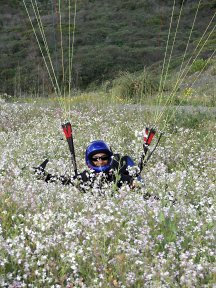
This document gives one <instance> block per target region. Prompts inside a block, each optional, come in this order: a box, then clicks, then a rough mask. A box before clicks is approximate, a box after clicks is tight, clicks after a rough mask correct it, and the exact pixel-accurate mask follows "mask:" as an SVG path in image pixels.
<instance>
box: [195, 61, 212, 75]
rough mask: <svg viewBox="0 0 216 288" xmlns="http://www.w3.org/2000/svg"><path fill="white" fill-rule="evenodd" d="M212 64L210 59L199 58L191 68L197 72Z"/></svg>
mask: <svg viewBox="0 0 216 288" xmlns="http://www.w3.org/2000/svg"><path fill="white" fill-rule="evenodd" d="M209 65H210V63H209V61H208V60H204V59H197V60H196V61H195V62H194V63H193V64H192V65H191V68H190V71H191V73H195V72H200V71H204V70H206V69H207V68H208V66H209Z"/></svg>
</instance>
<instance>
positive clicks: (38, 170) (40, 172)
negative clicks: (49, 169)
mask: <svg viewBox="0 0 216 288" xmlns="http://www.w3.org/2000/svg"><path fill="white" fill-rule="evenodd" d="M48 162H49V160H48V159H46V160H45V161H43V163H41V164H40V165H39V166H37V167H33V169H34V172H35V174H36V175H37V176H39V178H40V177H41V178H43V177H44V176H46V173H45V168H46V165H47V163H48Z"/></svg>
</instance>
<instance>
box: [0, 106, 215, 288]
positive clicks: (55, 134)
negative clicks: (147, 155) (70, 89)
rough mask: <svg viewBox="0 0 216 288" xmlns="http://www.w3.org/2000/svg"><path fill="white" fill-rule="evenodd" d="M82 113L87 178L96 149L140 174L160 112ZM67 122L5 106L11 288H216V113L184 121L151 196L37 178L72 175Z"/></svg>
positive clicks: (2, 250)
mask: <svg viewBox="0 0 216 288" xmlns="http://www.w3.org/2000/svg"><path fill="white" fill-rule="evenodd" d="M71 109H72V110H71V111H72V114H71V123H72V126H73V132H74V144H75V150H76V157H77V163H78V169H79V171H82V170H83V169H84V168H85V162H84V152H85V148H86V146H87V144H88V143H89V142H90V141H91V140H94V139H102V140H105V141H107V142H108V143H109V144H110V145H111V146H112V149H113V151H114V152H115V153H121V154H128V155H130V156H131V157H132V158H133V159H134V160H135V162H136V163H138V161H139V158H140V155H141V153H142V136H141V135H142V133H141V132H142V130H143V128H144V127H145V126H146V125H150V126H151V123H153V121H154V119H153V118H154V111H153V110H152V108H151V107H148V108H146V109H144V106H139V105H134V106H133V105H122V104H118V105H117V104H116V105H110V104H107V105H100V104H97V103H94V104H89V103H81V104H79V103H76V104H75V105H74V106H73V107H71ZM59 113H60V111H59V110H58V108H56V107H54V106H53V105H46V106H45V105H41V106H40V105H39V104H36V103H30V104H28V103H22V104H20V103H8V102H5V101H4V100H1V103H0V156H1V161H0V246H1V247H0V287H17V288H18V287H43V288H45V287H56V288H57V287H67V288H69V287H70V288H72V287H89V288H90V287H91V288H92V287H103V288H106V287H121V288H124V287H151V288H152V287H185V288H186V287H187V288H188V287H216V286H215V285H216V267H215V234H214V232H215V231H214V226H215V224H214V223H215V222H214V221H215V211H216V207H215V190H216V189H215V172H216V171H215V168H216V165H215V163H216V154H215V110H214V111H213V112H212V110H211V109H209V110H207V111H202V110H199V109H198V108H197V110H196V109H194V110H192V111H185V110H184V109H182V110H181V111H179V112H177V113H176V114H175V117H174V118H173V119H172V121H170V123H168V125H166V129H165V130H164V135H163V137H162V139H161V142H160V144H159V146H158V148H157V149H156V151H155V153H154V154H153V156H152V158H151V160H150V161H149V163H148V165H147V166H146V167H145V168H144V170H143V172H142V178H143V180H144V183H145V185H144V186H143V187H141V188H140V187H139V188H135V189H132V190H130V189H129V187H127V186H123V187H122V188H121V189H119V190H116V189H114V187H113V185H111V184H110V185H107V186H106V187H104V188H103V191H98V190H97V189H89V191H88V192H86V193H83V192H81V191H79V190H78V189H77V188H76V187H72V186H63V185H61V184H60V183H45V182H44V181H42V180H40V179H37V177H36V176H35V175H34V170H33V168H32V167H34V166H38V165H39V164H40V163H42V162H43V160H45V159H46V158H49V160H50V161H49V163H48V165H47V167H46V169H47V171H48V172H50V173H52V174H57V175H64V174H69V175H70V174H72V173H73V170H72V165H71V160H70V153H69V150H68V147H67V142H66V141H65V140H64V138H63V133H62V130H61V124H62V123H61V121H60V117H59ZM167 113H169V112H167ZM166 116H167V115H166ZM160 125H161V126H163V119H161V123H159V126H160ZM158 129H159V130H160V129H161V127H158ZM146 195H148V197H146Z"/></svg>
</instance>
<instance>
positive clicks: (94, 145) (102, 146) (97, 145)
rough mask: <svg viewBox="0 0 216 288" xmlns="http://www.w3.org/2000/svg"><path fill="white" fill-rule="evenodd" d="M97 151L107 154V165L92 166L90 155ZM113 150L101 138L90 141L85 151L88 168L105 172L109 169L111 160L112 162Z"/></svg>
mask: <svg viewBox="0 0 216 288" xmlns="http://www.w3.org/2000/svg"><path fill="white" fill-rule="evenodd" d="M97 153H105V154H107V155H108V156H109V157H110V159H109V161H108V164H107V165H104V166H100V167H98V166H94V164H93V162H92V160H91V157H92V156H93V155H95V154H97ZM112 156H113V152H112V150H111V148H110V147H109V146H108V145H107V144H106V142H104V141H102V140H96V141H93V142H91V143H90V144H89V145H88V147H87V148H86V153H85V160H86V164H87V166H88V167H89V168H90V169H93V170H94V171H95V172H97V173H99V172H106V171H109V170H110V169H111V166H112V162H113V157H112Z"/></svg>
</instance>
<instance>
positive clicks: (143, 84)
mask: <svg viewBox="0 0 216 288" xmlns="http://www.w3.org/2000/svg"><path fill="white" fill-rule="evenodd" d="M158 86H159V85H158V82H157V81H156V80H155V79H154V78H153V76H152V75H151V74H150V73H149V72H147V71H143V72H142V73H140V74H139V75H137V74H133V73H129V72H124V73H121V74H120V77H118V78H116V79H115V80H114V82H113V93H114V94H116V95H118V96H120V97H122V98H124V99H128V100H132V99H133V100H134V101H139V100H141V99H143V98H148V97H149V96H151V95H152V94H154V93H155V92H156V91H158Z"/></svg>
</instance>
